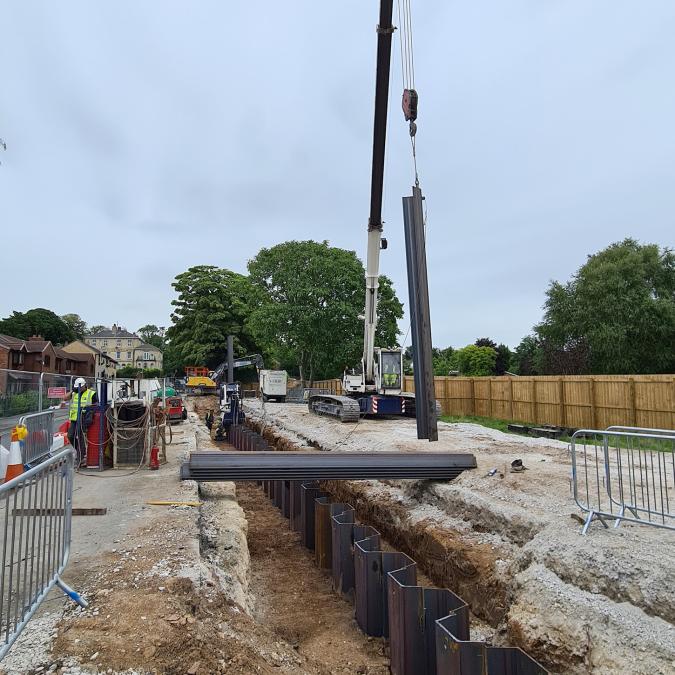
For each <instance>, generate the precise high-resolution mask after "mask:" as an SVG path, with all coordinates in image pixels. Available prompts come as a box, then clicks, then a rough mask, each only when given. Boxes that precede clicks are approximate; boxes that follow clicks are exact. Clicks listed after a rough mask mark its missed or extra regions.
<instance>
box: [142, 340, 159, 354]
mask: <svg viewBox="0 0 675 675" xmlns="http://www.w3.org/2000/svg"><path fill="white" fill-rule="evenodd" d="M136 349H145V350H148V351H149V350H151V349H153V350H154V351H156V352H159V353H160V354H161V353H162V350H161V349H160V348H159V347H155V345H150V344H148V343H147V342H141V344H140V345H138V346H137V347H136Z"/></svg>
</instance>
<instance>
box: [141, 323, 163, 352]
mask: <svg viewBox="0 0 675 675" xmlns="http://www.w3.org/2000/svg"><path fill="white" fill-rule="evenodd" d="M137 333H138V336H139V337H140V338H141V340H143V342H147V343H148V344H149V345H152V346H153V347H157V349H161V350H164V347H165V346H166V329H165V328H164V327H163V326H161V327H160V326H155V324H153V323H148V324H146V325H145V326H141V328H139V329H138V331H137Z"/></svg>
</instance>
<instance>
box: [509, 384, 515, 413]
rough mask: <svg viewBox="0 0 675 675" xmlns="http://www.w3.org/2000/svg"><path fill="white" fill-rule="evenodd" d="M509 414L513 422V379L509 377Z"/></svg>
mask: <svg viewBox="0 0 675 675" xmlns="http://www.w3.org/2000/svg"><path fill="white" fill-rule="evenodd" d="M509 414H510V416H511V420H512V421H513V420H514V417H513V378H512V377H511V376H509Z"/></svg>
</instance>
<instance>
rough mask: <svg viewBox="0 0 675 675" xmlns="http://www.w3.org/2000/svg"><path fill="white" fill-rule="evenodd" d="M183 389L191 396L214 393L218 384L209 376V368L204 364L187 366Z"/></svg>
mask: <svg viewBox="0 0 675 675" xmlns="http://www.w3.org/2000/svg"><path fill="white" fill-rule="evenodd" d="M185 377H186V382H185V390H186V393H187V394H190V395H192V396H201V395H203V394H215V393H216V392H217V391H218V385H217V384H216V383H215V382H214V381H213V379H212V378H211V377H210V376H209V369H208V368H206V367H205V366H187V367H186V368H185Z"/></svg>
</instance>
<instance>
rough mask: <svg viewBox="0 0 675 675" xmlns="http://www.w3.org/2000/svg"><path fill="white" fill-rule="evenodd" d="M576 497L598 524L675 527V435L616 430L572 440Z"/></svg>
mask: <svg viewBox="0 0 675 675" xmlns="http://www.w3.org/2000/svg"><path fill="white" fill-rule="evenodd" d="M570 450H571V453H572V489H573V493H574V499H575V501H576V503H577V504H578V505H579V507H580V508H581V509H582V510H583V511H585V512H586V513H587V514H588V515H587V517H586V522H585V523H584V527H583V530H582V531H583V533H586V532H587V530H588V527H589V525H590V524H591V522H592V521H593V520H596V519H597V520H599V521H600V522H601V523H602V524H603V525H604V526H605V527H607V522H606V521H607V520H615V527H616V526H618V525H619V523H620V522H621V521H622V520H627V521H631V522H635V523H643V524H649V525H654V526H656V527H664V528H667V529H675V431H669V430H667V429H639V428H629V427H614V428H609V429H606V430H604V431H597V430H591V429H580V430H579V431H577V432H575V433H574V435H573V436H572V440H571V443H570Z"/></svg>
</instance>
